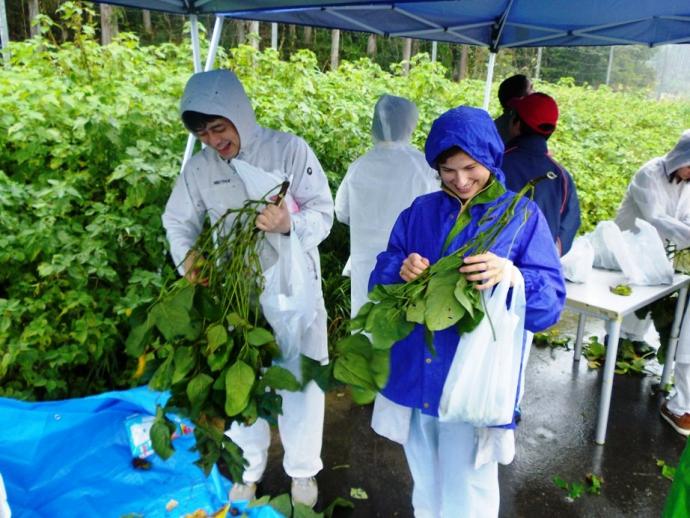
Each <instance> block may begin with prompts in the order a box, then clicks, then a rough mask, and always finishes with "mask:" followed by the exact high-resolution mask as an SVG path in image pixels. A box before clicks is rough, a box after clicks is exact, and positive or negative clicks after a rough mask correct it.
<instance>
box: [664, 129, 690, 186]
mask: <svg viewBox="0 0 690 518" xmlns="http://www.w3.org/2000/svg"><path fill="white" fill-rule="evenodd" d="M663 160H664V170H665V172H666V176H669V175H671V173H674V172H675V171H677V170H678V169H680V168H681V167H684V166H686V165H690V130H685V131H684V132H683V134H682V135H681V136H680V139H679V140H678V143H677V144H676V145H675V147H674V148H673V149H672V150H671V151H669V152H668V153H667V154H666V156H664V158H663Z"/></svg>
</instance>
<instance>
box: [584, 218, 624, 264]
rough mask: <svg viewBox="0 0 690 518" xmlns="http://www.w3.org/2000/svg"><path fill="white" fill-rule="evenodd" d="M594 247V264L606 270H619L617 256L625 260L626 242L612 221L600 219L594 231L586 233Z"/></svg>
mask: <svg viewBox="0 0 690 518" xmlns="http://www.w3.org/2000/svg"><path fill="white" fill-rule="evenodd" d="M586 237H587V239H588V240H589V242H590V244H591V245H592V248H593V249H594V266H595V267H597V268H605V269H606V270H618V271H620V270H621V266H620V263H619V261H618V260H619V258H621V257H622V258H623V261H625V257H624V256H625V253H626V244H625V240H624V239H623V233H622V232H621V229H620V228H618V225H616V223H614V222H613V221H600V222H599V223H598V224H597V226H596V228H595V229H594V231H593V232H592V233H591V234H588V235H587V236H586Z"/></svg>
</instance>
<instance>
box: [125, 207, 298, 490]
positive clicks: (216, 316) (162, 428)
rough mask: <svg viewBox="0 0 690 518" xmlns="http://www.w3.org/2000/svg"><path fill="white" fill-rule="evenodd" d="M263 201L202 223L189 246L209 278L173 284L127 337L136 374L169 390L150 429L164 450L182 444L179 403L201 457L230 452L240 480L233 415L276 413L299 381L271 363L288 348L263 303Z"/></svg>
mask: <svg viewBox="0 0 690 518" xmlns="http://www.w3.org/2000/svg"><path fill="white" fill-rule="evenodd" d="M264 203H265V202H260V201H251V200H250V201H247V202H246V203H245V204H244V206H243V207H242V208H239V209H231V210H228V211H227V212H226V213H225V214H224V215H223V216H222V217H221V218H220V219H219V220H218V221H217V222H216V223H215V224H213V225H212V226H208V228H207V229H206V230H204V232H202V234H201V235H200V236H199V238H198V240H197V242H196V244H195V245H194V247H193V248H192V252H191V253H193V254H194V255H195V257H197V258H198V259H197V260H196V264H195V268H197V269H198V271H199V276H198V278H199V279H202V280H201V281H199V282H195V283H190V282H189V281H187V280H186V279H184V278H183V279H179V280H177V281H174V282H172V283H168V285H167V286H165V287H164V289H163V290H162V292H161V294H160V296H159V297H158V300H157V301H156V302H155V303H153V304H152V305H151V306H150V307H149V308H148V309H147V310H146V311H145V312H144V314H142V315H140V316H139V319H138V320H139V323H138V324H137V325H136V326H135V327H133V329H132V331H131V333H130V335H129V337H128V339H127V343H126V346H127V352H128V353H129V354H130V355H133V356H136V357H138V369H137V372H136V373H135V378H137V379H141V380H148V383H149V386H150V387H151V388H152V389H154V390H169V391H170V399H169V400H168V401H167V403H166V405H165V407H163V408H160V407H159V408H158V410H157V415H156V419H155V421H154V424H153V426H152V428H151V439H152V442H153V447H154V449H155V451H156V453H158V454H159V455H160V456H161V457H162V458H164V459H165V458H168V457H169V456H170V455H172V453H173V452H174V450H173V447H172V444H171V435H172V433H173V431H174V430H175V427H174V425H173V424H172V423H171V421H170V420H169V419H168V418H166V415H165V414H166V412H169V411H174V412H175V413H177V414H180V415H183V416H186V417H189V418H190V419H191V421H192V422H193V423H194V426H195V428H194V435H195V438H196V449H197V450H198V451H199V453H200V459H198V460H197V461H196V464H197V465H199V466H200V467H201V468H202V469H203V470H204V471H205V472H206V473H207V474H208V473H209V472H210V470H211V468H212V467H213V465H214V464H215V463H216V462H218V460H219V459H223V460H224V461H225V463H226V465H227V467H228V470H229V472H230V474H231V476H232V478H233V480H241V477H242V472H243V471H244V466H245V465H246V462H245V460H244V459H243V457H242V452H241V450H240V449H239V448H238V447H237V445H235V444H234V443H233V442H232V441H231V440H230V439H229V438H228V437H226V436H225V435H224V432H225V430H227V429H228V428H229V427H230V424H231V423H232V422H233V421H237V422H240V423H244V424H252V423H253V422H254V421H256V419H257V418H259V417H262V418H265V419H267V420H268V421H271V422H272V421H275V419H276V417H277V416H278V414H280V412H281V406H282V399H281V397H280V395H279V394H277V393H276V390H277V389H285V390H298V389H299V388H300V384H299V383H298V381H297V379H296V378H295V377H294V376H293V375H292V373H290V372H289V371H287V370H286V369H283V368H281V367H278V366H272V365H271V364H272V361H273V359H274V358H276V357H278V356H279V355H280V350H279V348H278V345H277V343H276V340H275V338H274V336H273V334H272V332H271V331H269V329H267V326H266V324H265V321H264V319H263V317H262V314H261V309H260V305H259V302H258V301H259V295H260V293H261V290H262V288H263V277H262V270H261V265H260V263H259V246H260V245H261V241H262V237H263V233H261V232H257V230H256V229H255V226H254V220H255V217H256V214H257V208H258V207H259V206H261V205H263V204H264Z"/></svg>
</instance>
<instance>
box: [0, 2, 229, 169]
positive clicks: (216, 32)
mask: <svg viewBox="0 0 690 518" xmlns="http://www.w3.org/2000/svg"><path fill="white" fill-rule="evenodd" d="M2 1H3V0H0V2H2ZM189 20H190V22H191V23H192V33H191V37H192V56H193V58H194V73H197V72H201V45H200V44H199V25H198V20H197V17H196V16H195V15H191V16H190V17H189ZM224 20H225V17H224V16H216V23H215V25H214V26H213V34H212V35H211V43H210V46H209V49H208V55H207V56H206V65H205V66H204V70H205V71H208V70H211V69H212V68H213V64H214V63H215V61H216V54H217V53H218V44H219V42H220V35H221V33H222V32H223V21H224ZM195 143H196V138H195V137H194V135H192V134H191V133H190V134H189V136H188V137H187V146H186V147H185V150H184V156H183V157H182V165H181V166H180V172H182V169H184V166H185V164H186V163H187V161H188V160H189V159H190V158H191V157H192V153H193V152H194V144H195Z"/></svg>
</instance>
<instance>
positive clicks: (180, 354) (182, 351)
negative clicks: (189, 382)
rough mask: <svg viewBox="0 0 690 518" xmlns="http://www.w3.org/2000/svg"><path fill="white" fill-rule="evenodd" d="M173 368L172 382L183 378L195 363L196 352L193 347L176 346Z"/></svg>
mask: <svg viewBox="0 0 690 518" xmlns="http://www.w3.org/2000/svg"><path fill="white" fill-rule="evenodd" d="M174 363H175V370H174V371H173V375H172V383H173V384H175V383H178V382H180V381H182V380H183V379H184V377H185V376H186V375H187V373H189V371H190V370H192V368H193V367H194V364H195V363H196V352H195V350H194V348H193V347H178V348H177V349H175V355H174Z"/></svg>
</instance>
